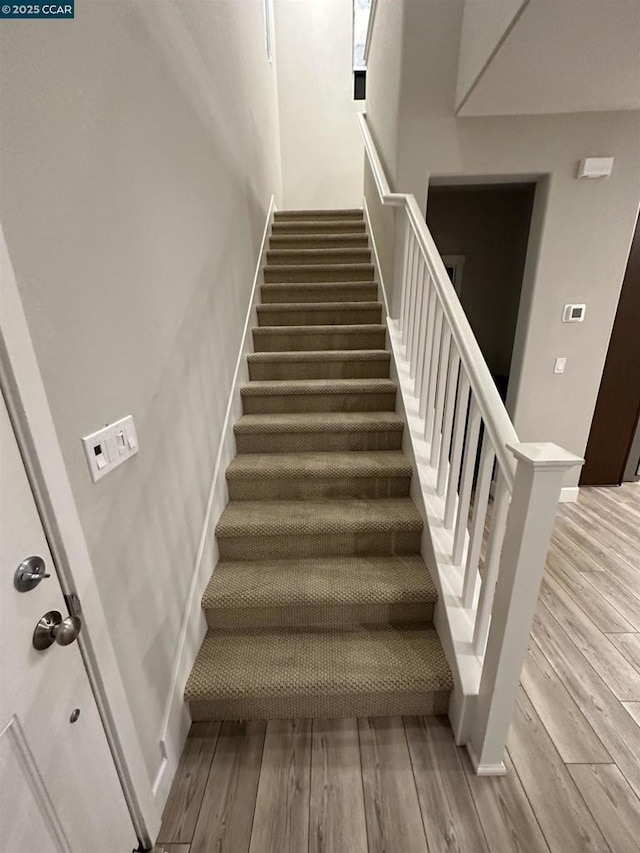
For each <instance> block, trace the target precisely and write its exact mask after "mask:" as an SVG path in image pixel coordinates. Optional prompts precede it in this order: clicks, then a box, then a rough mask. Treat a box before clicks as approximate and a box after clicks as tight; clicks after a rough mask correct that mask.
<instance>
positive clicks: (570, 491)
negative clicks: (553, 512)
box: [558, 486, 580, 504]
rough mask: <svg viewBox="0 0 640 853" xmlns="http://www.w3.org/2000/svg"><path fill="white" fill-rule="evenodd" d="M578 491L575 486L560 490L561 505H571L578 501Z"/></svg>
mask: <svg viewBox="0 0 640 853" xmlns="http://www.w3.org/2000/svg"><path fill="white" fill-rule="evenodd" d="M579 494H580V489H579V488H578V487H577V486H564V488H562V489H560V497H559V499H558V500H559V502H560V503H561V504H573V503H575V502H576V501H577V500H578V495H579Z"/></svg>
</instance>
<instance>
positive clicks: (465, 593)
mask: <svg viewBox="0 0 640 853" xmlns="http://www.w3.org/2000/svg"><path fill="white" fill-rule="evenodd" d="M495 458H496V454H495V451H494V449H493V445H492V444H491V439H490V438H489V433H488V432H487V431H486V429H485V433H484V437H483V439H482V451H481V453H480V470H479V472H478V482H477V483H476V494H475V498H474V501H473V518H472V520H471V532H470V534H469V548H468V549H467V564H466V568H465V572H464V585H463V588H462V606H463V607H467V608H469V607H471V605H472V604H473V596H474V594H475V591H476V581H477V578H478V565H479V563H480V550H481V548H482V538H483V536H484V525H485V522H486V519H487V509H488V507H489V490H490V488H491V477H492V475H493V465H494V462H495Z"/></svg>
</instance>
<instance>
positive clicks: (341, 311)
mask: <svg viewBox="0 0 640 853" xmlns="http://www.w3.org/2000/svg"><path fill="white" fill-rule="evenodd" d="M381 320H382V306H380V305H375V307H372V308H326V309H325V308H323V309H321V310H320V309H314V310H309V309H305V308H304V307H302V308H296V310H290V309H286V310H285V309H278V310H268V311H265V310H264V309H262V308H261V306H258V325H259V326H379V325H380V321H381Z"/></svg>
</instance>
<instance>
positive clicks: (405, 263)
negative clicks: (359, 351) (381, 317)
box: [398, 220, 413, 335]
mask: <svg viewBox="0 0 640 853" xmlns="http://www.w3.org/2000/svg"><path fill="white" fill-rule="evenodd" d="M405 227H406V233H405V235H404V254H403V256H402V280H401V282H400V284H401V286H402V291H401V296H402V299H401V302H400V316H399V318H398V331H399V332H400V334H401V335H403V334H404V328H403V323H404V318H405V313H406V308H405V306H406V304H407V300H408V298H409V293H408V290H409V287H408V285H407V273H408V270H409V251H410V248H411V240H412V239H413V234H412V231H411V223H410V222H409V221H408V220H407V221H406V222H405Z"/></svg>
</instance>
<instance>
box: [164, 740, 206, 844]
mask: <svg viewBox="0 0 640 853" xmlns="http://www.w3.org/2000/svg"><path fill="white" fill-rule="evenodd" d="M220 725H221V724H220V723H204V724H202V723H198V724H195V725H193V726H192V727H191V731H190V732H189V736H188V738H187V741H186V743H185V747H184V750H183V752H182V757H181V758H180V763H179V765H178V770H177V772H176V775H175V778H174V780H173V785H172V787H171V792H170V794H169V799H168V800H167V804H166V806H165V808H164V813H163V815H162V826H161V827H160V833H159V835H158V841H159V842H165V843H179V842H186V843H189V842H190V841H191V839H192V838H193V831H194V829H195V826H196V821H197V819H198V812H199V811H200V803H201V802H202V795H203V793H204V789H205V785H206V784H207V777H208V775H209V769H210V768H211V762H212V760H213V755H214V752H215V749H216V743H217V740H218V734H219V732H220Z"/></svg>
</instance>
